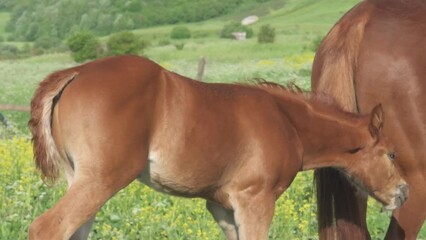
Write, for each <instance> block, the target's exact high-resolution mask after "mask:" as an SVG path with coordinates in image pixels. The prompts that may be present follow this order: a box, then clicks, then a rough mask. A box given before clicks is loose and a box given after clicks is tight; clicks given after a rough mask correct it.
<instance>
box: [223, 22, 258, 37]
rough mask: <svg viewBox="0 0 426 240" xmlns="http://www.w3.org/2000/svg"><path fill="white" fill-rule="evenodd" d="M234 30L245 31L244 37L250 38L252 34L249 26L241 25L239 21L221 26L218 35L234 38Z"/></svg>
mask: <svg viewBox="0 0 426 240" xmlns="http://www.w3.org/2000/svg"><path fill="white" fill-rule="evenodd" d="M234 32H245V33H246V38H251V37H252V36H253V30H252V29H251V28H249V27H247V26H244V25H241V23H239V22H232V23H229V24H226V25H225V26H223V28H222V31H221V32H220V37H221V38H231V39H232V38H234V35H232V33H234Z"/></svg>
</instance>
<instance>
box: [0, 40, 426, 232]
mask: <svg viewBox="0 0 426 240" xmlns="http://www.w3.org/2000/svg"><path fill="white" fill-rule="evenodd" d="M248 44H249V43H248ZM162 51H164V50H163V49H158V52H157V53H158V55H154V53H155V52H154V51H153V52H151V53H150V54H151V55H152V58H153V59H155V58H157V59H156V61H157V62H158V63H159V64H161V65H162V66H164V67H166V68H168V69H171V70H173V71H176V72H178V73H181V74H183V75H187V76H192V77H194V76H195V75H196V68H197V58H195V57H194V59H192V60H186V58H185V56H182V58H177V59H172V57H158V56H161V54H162V53H161V52H162ZM178 54H184V53H180V52H179V53H178ZM190 54H191V53H189V55H190ZM259 55H262V54H259ZM161 58H163V59H164V60H162V59H161ZM188 59H191V57H188ZM312 59H313V53H312V52H301V53H299V54H295V55H288V56H286V57H281V58H266V59H262V58H253V59H250V58H249V57H247V58H245V59H244V60H241V61H237V62H234V60H228V61H226V60H214V59H212V58H210V60H209V58H207V66H206V73H205V79H206V81H207V82H237V81H240V82H246V81H250V79H252V78H253V77H261V78H264V79H268V80H274V81H276V82H280V83H286V82H289V81H293V82H295V83H296V84H297V85H299V86H301V87H302V88H304V89H309V74H310V71H309V69H310V67H311V62H312ZM72 65H75V63H73V62H72V61H71V60H70V58H69V56H68V55H64V54H59V55H46V56H42V57H37V58H31V59H26V60H20V61H0V76H2V78H1V81H0V101H1V102H7V103H16V104H28V103H29V101H30V98H31V95H32V93H33V91H34V88H35V87H36V85H37V83H38V82H39V81H40V80H41V79H43V78H44V77H45V76H46V75H47V74H48V73H50V72H52V71H54V70H57V69H61V68H65V67H70V66H72ZM5 115H6V117H7V118H8V120H9V121H10V122H12V123H13V124H12V126H10V127H9V129H5V128H4V127H0V135H3V138H2V139H1V140H0V181H1V185H0V196H4V197H1V198H0V217H1V218H2V219H3V223H2V224H1V225H0V239H26V234H27V230H28V226H29V224H30V222H31V221H32V220H33V219H34V218H35V217H36V216H38V215H39V214H41V213H42V212H44V211H45V210H47V209H48V208H49V207H50V206H52V205H53V204H54V203H55V202H56V201H57V200H58V199H59V198H60V197H61V196H62V195H63V193H64V189H65V186H64V184H63V183H61V184H59V185H58V186H56V187H55V188H49V187H47V186H46V185H44V184H43V183H42V182H41V181H40V178H39V176H38V173H37V172H36V171H35V170H34V164H33V162H32V150H31V145H30V141H29V136H28V131H27V130H26V122H27V121H28V117H29V116H28V113H15V112H7V113H5ZM204 205H205V203H204V201H202V200H200V199H183V198H176V197H171V196H166V195H164V194H160V193H156V192H154V191H152V190H150V189H148V188H147V187H145V186H143V185H141V184H139V183H132V184H131V185H130V186H129V187H127V188H126V189H124V190H122V191H120V192H119V193H118V194H117V195H116V196H115V197H114V198H112V199H111V200H110V201H109V202H108V203H107V204H106V205H105V206H104V207H103V208H102V210H101V211H100V212H99V213H98V216H97V218H96V222H95V225H94V227H93V231H92V234H91V239H224V237H223V235H222V233H221V231H220V230H219V228H218V227H217V226H216V224H215V223H214V221H213V220H212V217H211V216H210V215H209V213H208V212H207V211H206V210H205V207H204ZM276 206H277V207H276V212H275V217H274V221H273V225H272V227H271V231H270V239H317V234H316V206H315V197H314V190H313V180H312V172H304V173H300V174H299V175H298V177H297V178H296V180H295V181H294V183H293V184H292V185H291V187H290V188H289V189H288V190H287V191H286V192H285V193H284V194H283V196H282V197H281V198H280V199H279V200H278V202H277V205H276ZM369 211H370V212H371V213H372V214H369V219H368V221H369V226H370V231H371V233H372V236H373V239H382V238H383V236H384V232H385V231H386V227H387V224H388V219H389V215H390V213H388V212H385V211H382V210H381V207H380V206H379V204H378V203H376V202H375V201H373V200H371V201H370V202H369ZM421 236H422V237H424V236H426V234H425V231H424V230H423V232H422V235H421Z"/></svg>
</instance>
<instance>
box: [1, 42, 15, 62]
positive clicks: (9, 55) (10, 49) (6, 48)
mask: <svg viewBox="0 0 426 240" xmlns="http://www.w3.org/2000/svg"><path fill="white" fill-rule="evenodd" d="M18 55H19V49H18V48H17V47H16V46H15V45H12V44H0V58H1V59H14V58H17V57H18Z"/></svg>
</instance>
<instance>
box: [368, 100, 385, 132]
mask: <svg viewBox="0 0 426 240" xmlns="http://www.w3.org/2000/svg"><path fill="white" fill-rule="evenodd" d="M384 117H385V116H384V114H383V108H382V104H378V105H377V106H375V107H374V108H373V110H372V111H371V114H370V126H369V128H370V133H371V135H372V136H373V137H376V136H377V135H378V134H379V133H380V131H382V128H383V121H384Z"/></svg>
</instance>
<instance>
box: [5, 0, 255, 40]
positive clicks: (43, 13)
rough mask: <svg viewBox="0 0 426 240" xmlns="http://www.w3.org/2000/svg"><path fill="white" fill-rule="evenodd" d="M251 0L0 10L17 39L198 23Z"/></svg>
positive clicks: (78, 0) (82, 1) (102, 1)
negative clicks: (7, 12) (7, 11)
mask: <svg viewBox="0 0 426 240" xmlns="http://www.w3.org/2000/svg"><path fill="white" fill-rule="evenodd" d="M11 2H12V3H11ZM251 2H253V0H227V1H211V0H200V1H191V0H174V1H158V0H144V1H140V0H126V1H118V0H93V1H87V0H72V1H70V0H57V1H53V0H47V1H44V0H33V1H29V0H16V1H11V0H0V10H1V9H8V10H11V11H12V12H11V18H10V20H9V22H8V24H7V27H6V29H7V31H9V32H10V33H11V34H12V35H14V37H15V38H16V39H18V40H25V41H34V40H35V39H38V38H40V37H42V36H52V37H55V38H59V39H66V38H68V37H69V36H70V33H71V34H72V33H74V32H79V31H82V30H89V31H91V32H93V33H95V34H97V35H106V34H111V33H113V32H119V31H125V30H132V29H136V28H142V27H147V26H154V25H164V24H176V23H178V22H197V21H202V20H206V19H210V18H214V17H218V16H221V15H224V14H227V13H230V12H232V11H233V10H235V9H236V8H238V7H239V6H241V5H243V4H245V3H251Z"/></svg>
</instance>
